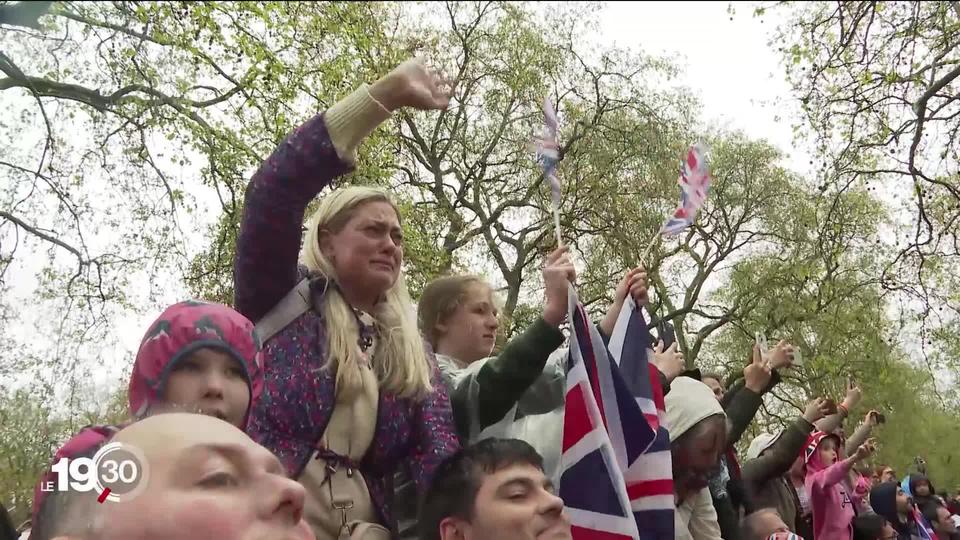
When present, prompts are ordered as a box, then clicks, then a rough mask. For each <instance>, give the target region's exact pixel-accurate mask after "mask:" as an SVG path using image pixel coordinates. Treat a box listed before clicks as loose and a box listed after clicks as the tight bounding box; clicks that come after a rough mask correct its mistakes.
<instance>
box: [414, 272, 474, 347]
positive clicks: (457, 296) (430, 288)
mask: <svg viewBox="0 0 960 540" xmlns="http://www.w3.org/2000/svg"><path fill="white" fill-rule="evenodd" d="M473 284H480V285H483V286H485V287H487V289H490V291H491V296H492V292H493V291H492V288H491V287H490V284H489V283H487V282H486V280H484V279H483V278H482V277H480V276H474V275H456V276H443V277H438V278H437V279H434V280H433V281H431V282H430V283H428V284H427V286H426V287H424V288H423V293H421V294H420V303H419V304H418V305H417V322H418V323H419V325H420V332H421V333H422V334H423V335H424V336H426V338H427V341H428V342H429V343H430V345H431V346H433V347H434V348H436V346H437V341H439V339H440V332H439V331H438V330H437V325H438V324H440V323H442V322H444V321H446V320H447V319H448V318H449V317H450V316H451V315H453V314H454V312H456V311H457V308H459V307H460V305H461V304H463V301H464V299H465V298H466V296H467V287H469V286H471V285H473Z"/></svg>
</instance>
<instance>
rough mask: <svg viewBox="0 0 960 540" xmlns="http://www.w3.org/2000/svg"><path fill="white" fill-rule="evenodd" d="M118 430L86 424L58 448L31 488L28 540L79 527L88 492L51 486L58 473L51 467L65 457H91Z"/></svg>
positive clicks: (37, 539) (48, 539)
mask: <svg viewBox="0 0 960 540" xmlns="http://www.w3.org/2000/svg"><path fill="white" fill-rule="evenodd" d="M117 430H118V428H116V427H114V426H87V427H85V428H83V429H81V430H80V432H79V433H77V434H76V435H74V436H73V437H71V438H70V439H68V440H67V441H66V442H65V443H63V445H62V446H61V447H60V448H59V449H57V452H56V453H55V454H54V456H53V460H51V462H50V467H48V468H47V470H46V472H45V473H44V474H43V475H42V476H41V477H40V481H39V482H37V485H36V487H35V488H34V491H33V508H32V513H31V514H32V515H31V519H30V539H31V540H51V539H53V538H57V537H61V536H65V535H67V534H68V533H69V532H70V531H73V530H78V529H80V528H82V524H83V520H84V519H85V517H86V516H85V515H84V514H85V512H84V508H85V505H84V503H85V501H86V499H88V498H89V497H90V496H91V495H90V494H89V493H81V492H78V491H74V490H67V491H57V490H56V489H52V488H54V486H57V485H58V474H57V473H55V472H54V471H53V470H52V467H53V465H54V464H56V463H57V462H58V461H60V460H61V459H64V458H68V459H78V458H88V459H89V458H92V457H93V456H94V454H96V453H97V450H99V449H100V447H101V446H103V444H104V443H106V442H107V440H109V438H110V437H111V436H112V435H113V434H114V433H116V432H117ZM94 497H95V495H94Z"/></svg>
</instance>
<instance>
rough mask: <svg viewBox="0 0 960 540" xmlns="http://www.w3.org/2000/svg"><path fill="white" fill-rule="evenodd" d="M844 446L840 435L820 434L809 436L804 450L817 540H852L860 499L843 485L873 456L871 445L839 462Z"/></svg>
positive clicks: (808, 489)
mask: <svg viewBox="0 0 960 540" xmlns="http://www.w3.org/2000/svg"><path fill="white" fill-rule="evenodd" d="M841 444H842V442H841V440H840V437H839V436H838V435H834V434H828V433H824V432H822V431H817V432H815V433H814V434H812V435H811V436H810V439H809V440H808V442H807V447H806V450H805V459H806V465H807V473H806V474H807V477H806V482H805V484H806V490H807V495H808V496H809V497H810V507H811V508H812V509H813V529H814V537H815V538H830V539H837V540H844V539H845V540H850V539H851V538H852V537H853V531H852V528H851V522H852V520H853V518H854V516H855V515H856V509H855V505H857V504H858V503H859V501H858V500H857V497H858V495H857V494H856V493H855V492H851V490H850V488H849V487H848V486H847V483H846V482H845V481H844V480H845V479H846V478H847V474H848V473H849V471H850V469H851V468H852V467H853V465H854V464H856V463H857V462H859V461H862V460H864V459H866V458H868V457H870V455H871V454H873V451H874V446H873V442H872V441H867V442H866V443H864V444H863V445H862V446H860V447H859V448H857V451H856V453H855V454H854V455H852V456H850V457H849V458H846V459H841V458H840V450H839V449H840V446H841Z"/></svg>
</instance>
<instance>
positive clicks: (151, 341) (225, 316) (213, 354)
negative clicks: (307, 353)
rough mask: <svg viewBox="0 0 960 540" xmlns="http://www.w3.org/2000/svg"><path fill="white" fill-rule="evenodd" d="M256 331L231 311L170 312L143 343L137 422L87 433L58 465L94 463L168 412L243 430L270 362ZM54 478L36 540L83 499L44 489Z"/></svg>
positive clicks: (42, 501)
mask: <svg viewBox="0 0 960 540" xmlns="http://www.w3.org/2000/svg"><path fill="white" fill-rule="evenodd" d="M253 329H254V326H253V323H252V322H250V321H249V320H247V319H246V318H245V317H243V316H242V315H240V314H239V313H237V312H236V311H234V310H233V309H231V308H229V307H227V306H224V305H220V304H213V303H205V302H196V301H186V302H181V303H178V304H174V305H172V306H170V307H168V308H167V309H165V310H164V311H163V313H161V314H160V316H159V317H158V318H157V319H156V320H155V321H154V322H153V323H152V324H151V325H150V327H149V329H148V330H147V332H146V334H145V335H144V337H143V339H142V340H141V343H140V348H139V350H138V352H137V356H136V360H135V361H134V365H133V373H132V375H131V377H130V385H129V395H128V398H129V405H130V408H129V413H130V417H131V418H130V421H128V422H125V423H123V424H122V425H120V426H109V425H101V426H87V427H85V428H83V429H81V431H80V432H79V433H78V434H77V435H75V436H74V437H72V438H71V439H70V440H69V441H67V443H65V444H64V445H63V447H61V449H60V450H59V451H58V452H57V454H56V455H55V456H54V460H53V461H52V463H56V462H57V461H59V460H60V459H62V458H71V459H75V458H78V457H88V458H89V457H92V456H93V454H95V453H96V451H97V450H98V449H99V448H100V446H102V445H103V444H104V443H105V442H106V441H107V440H109V439H110V437H111V436H113V435H114V434H115V433H117V432H118V431H119V430H120V429H122V428H123V427H124V426H126V425H129V423H131V422H132V421H136V420H138V419H141V418H143V417H145V416H147V415H148V414H150V413H154V412H160V411H163V410H184V411H191V412H199V413H202V414H206V415H208V416H215V417H217V418H220V419H221V420H225V421H227V422H229V423H230V424H233V425H234V426H236V427H237V428H240V429H244V428H245V427H246V424H247V419H248V418H249V415H250V410H251V405H252V404H253V403H254V401H255V400H256V399H257V397H258V396H259V395H260V392H261V390H262V387H263V360H262V356H261V353H260V345H259V343H258V342H257V339H256V336H255V334H254V332H253ZM54 480H55V475H54V474H53V473H52V472H48V473H47V474H45V475H44V477H43V479H42V480H41V482H40V484H38V485H37V488H36V490H35V493H34V500H33V517H32V519H31V525H32V531H31V536H30V537H31V538H32V539H33V540H45V539H46V538H53V537H54V533H55V532H56V531H57V530H58V528H59V527H60V525H59V524H60V523H62V522H63V520H64V519H66V518H65V516H66V515H67V514H69V510H70V508H72V507H73V505H72V502H71V500H72V499H73V498H74V497H75V495H76V494H72V493H70V492H49V493H48V492H46V491H43V490H42V489H41V487H42V486H43V485H46V484H47V483H49V482H50V481H54Z"/></svg>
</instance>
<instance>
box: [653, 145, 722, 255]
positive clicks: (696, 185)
mask: <svg viewBox="0 0 960 540" xmlns="http://www.w3.org/2000/svg"><path fill="white" fill-rule="evenodd" d="M710 180H711V179H710V170H709V168H708V167H707V149H706V147H705V146H704V145H703V144H700V143H698V144H695V145H693V146H691V147H690V149H689V150H687V157H686V159H684V160H683V163H681V165H680V178H679V179H678V180H677V182H678V183H679V184H680V206H679V207H678V208H677V209H676V210H675V211H674V212H673V215H672V216H670V217H669V218H668V219H667V221H666V223H664V224H663V227H661V228H660V234H662V235H663V236H668V237H669V236H676V235H677V234H679V233H680V232H681V231H683V230H684V229H686V228H687V227H689V226H690V225H692V224H693V222H694V221H695V220H696V219H697V213H698V212H699V211H700V207H701V206H703V202H704V201H706V200H707V192H709V190H710Z"/></svg>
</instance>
